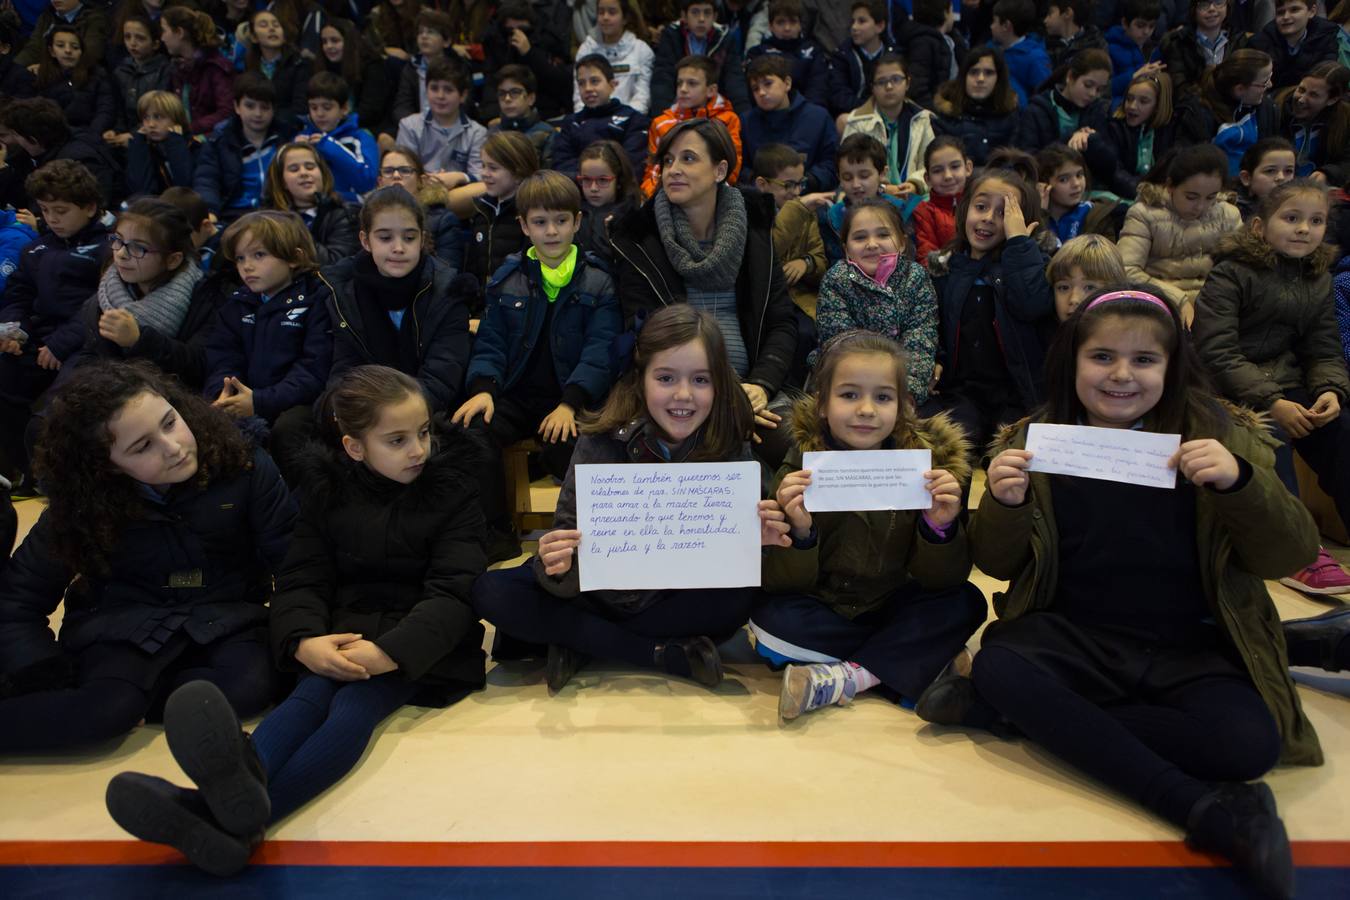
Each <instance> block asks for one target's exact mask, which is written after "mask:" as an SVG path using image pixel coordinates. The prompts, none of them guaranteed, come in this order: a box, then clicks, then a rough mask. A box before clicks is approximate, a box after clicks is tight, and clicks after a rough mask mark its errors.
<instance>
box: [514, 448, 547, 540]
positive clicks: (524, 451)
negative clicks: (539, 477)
mask: <svg viewBox="0 0 1350 900" xmlns="http://www.w3.org/2000/svg"><path fill="white" fill-rule="evenodd" d="M538 450H539V442H538V441H536V440H534V439H527V440H523V441H520V442H519V443H516V444H512V445H511V446H509V447H504V448H503V449H502V466H503V468H505V469H506V508H507V509H509V510H510V511H511V519H512V521H513V522H514V523H515V526H516V531H517V532H518V533H519V534H529V533H530V532H531V531H536V530H538V529H541V528H552V527H553V510H551V509H535V508H534V501H533V498H532V496H531V492H530V453H531V452H537V451H538Z"/></svg>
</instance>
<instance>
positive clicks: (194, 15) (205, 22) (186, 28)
mask: <svg viewBox="0 0 1350 900" xmlns="http://www.w3.org/2000/svg"><path fill="white" fill-rule="evenodd" d="M160 18H161V19H163V20H164V21H165V22H167V23H168V24H169V27H170V28H172V29H174V30H176V31H182V32H183V34H185V35H187V39H188V40H190V41H192V45H193V46H194V47H196V48H197V49H199V50H211V49H214V48H216V47H219V46H220V36H219V35H218V34H217V33H216V23H215V22H214V21H213V20H212V19H211V17H210V16H208V15H207V14H206V13H204V12H199V11H198V10H195V9H188V8H187V7H185V6H171V7H169V8H168V9H166V10H164V13H163V14H162V15H161V16H160Z"/></svg>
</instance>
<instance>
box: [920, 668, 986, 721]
mask: <svg viewBox="0 0 1350 900" xmlns="http://www.w3.org/2000/svg"><path fill="white" fill-rule="evenodd" d="M978 700H979V694H978V693H977V692H976V691H975V682H973V681H971V680H970V679H969V678H965V677H963V676H961V675H958V674H956V672H955V671H953V670H952V669H951V667H950V666H949V667H948V668H946V669H944V670H943V671H942V674H941V675H939V676H938V677H937V678H935V679H933V683H932V684H930V685H928V687H926V688H924V692H923V693H922V694H920V695H919V699H918V701H917V702H916V703H915V704H914V713H915V715H917V716H918V717H919V718H920V719H923V720H924V721H925V722H932V723H933V724H934V725H965V724H967V722H966V719H967V718H968V717H969V715H970V711H971V710H972V709H974V708H975V704H976V703H977V702H978Z"/></svg>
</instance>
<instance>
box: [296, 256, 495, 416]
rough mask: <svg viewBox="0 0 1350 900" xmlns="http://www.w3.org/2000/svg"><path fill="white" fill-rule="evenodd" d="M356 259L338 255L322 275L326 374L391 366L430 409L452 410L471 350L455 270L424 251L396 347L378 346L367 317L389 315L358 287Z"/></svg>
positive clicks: (464, 308)
mask: <svg viewBox="0 0 1350 900" xmlns="http://www.w3.org/2000/svg"><path fill="white" fill-rule="evenodd" d="M517 230H519V229H517ZM356 259H357V258H356V257H348V258H347V259H343V260H339V261H338V262H336V263H334V264H333V265H331V266H327V267H325V268H324V270H323V272H322V273H321V274H320V277H321V278H323V280H324V281H325V282H327V284H328V286H329V290H330V292H331V293H330V299H329V301H328V310H329V318H330V319H331V320H332V326H333V367H332V372H331V376H330V377H331V378H337V377H338V376H339V375H341V374H342V373H344V372H346V371H347V370H348V369H351V368H353V367H354V366H363V365H381V366H389V367H390V368H394V369H398V370H399V371H401V372H404V373H406V374H408V375H411V376H412V377H414V378H416V379H417V381H418V383H420V384H421V385H422V387H423V388H424V389H425V390H426V392H427V396H428V397H429V398H430V400H431V409H432V412H441V411H445V410H449V409H451V408H452V406H451V404H453V403H454V402H455V401H456V399H457V398H458V397H459V392H460V388H462V387H463V386H464V370H465V369H466V368H467V367H468V364H469V349H470V338H469V308H468V306H466V305H465V303H464V301H463V299H461V298H460V297H458V296H457V295H456V294H455V293H454V292H453V291H452V290H451V282H452V281H453V280H454V277H455V276H454V272H453V271H451V269H450V267H449V266H447V265H446V264H445V262H444V261H442V260H441V259H439V258H438V257H435V256H431V255H427V254H424V255H423V257H422V282H423V287H422V290H421V291H420V292H419V293H418V294H417V297H416V299H414V300H413V303H412V306H411V307H409V308H408V309H407V310H406V311H405V312H404V315H403V322H402V325H401V326H400V327H399V329H398V336H397V342H396V343H397V346H395V347H381V346H380V345H379V344H377V343H376V341H375V339H374V338H375V335H374V334H372V331H371V329H372V326H373V323H372V322H371V319H372V318H375V317H379V316H384V317H385V318H386V319H387V318H388V315H389V314H388V312H386V311H385V309H384V308H383V307H381V306H378V305H376V304H375V303H373V302H372V301H371V300H370V299H369V298H365V297H362V296H361V292H360V291H358V289H357V288H358V286H357V281H356ZM390 324H391V325H392V322H391V323H390Z"/></svg>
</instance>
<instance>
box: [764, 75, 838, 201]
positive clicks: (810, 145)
mask: <svg viewBox="0 0 1350 900" xmlns="http://www.w3.org/2000/svg"><path fill="white" fill-rule="evenodd" d="M765 144H787V145H788V146H789V147H791V148H792V149H794V150H798V151H800V152H801V153H803V154H805V155H806V180H807V188H806V189H807V191H824V190H829V189H830V188H832V187H834V185H835V183H836V181H837V179H838V172H837V170H836V168H835V156H836V155H837V154H838V152H839V130H838V129H837V128H836V127H835V124H834V119H832V118H830V114H829V113H828V112H826V111H825V108H824V107H823V106H817V105H816V104H814V103H809V102H807V101H806V100H805V99H803V98H802V96H801V95H800V94H794V95H793V97H792V103H791V105H789V106H788V108H787V109H779V110H774V111H773V112H765V111H764V110H762V109H760V108H759V107H758V106H756V107H755V108H754V109H752V110H750V112H749V114H748V115H746V116H745V117H744V118H742V119H741V156H742V158H743V160H744V162H743V165H742V167H741V175H740V183H741V184H752V183H753V179H754V173H753V172H752V171H751V166H753V164H754V162H755V154H756V153H758V152H759V148H760V147H763V146H764V145H765Z"/></svg>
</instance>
